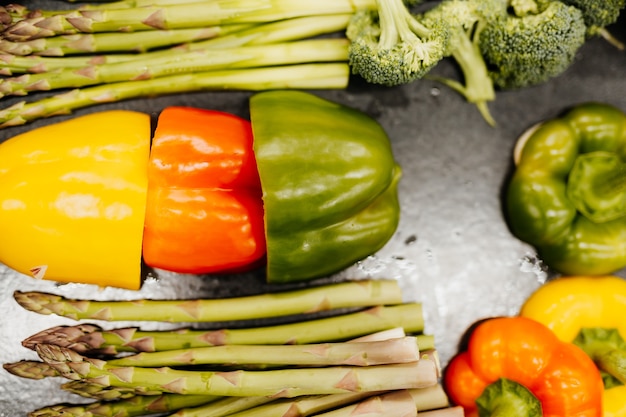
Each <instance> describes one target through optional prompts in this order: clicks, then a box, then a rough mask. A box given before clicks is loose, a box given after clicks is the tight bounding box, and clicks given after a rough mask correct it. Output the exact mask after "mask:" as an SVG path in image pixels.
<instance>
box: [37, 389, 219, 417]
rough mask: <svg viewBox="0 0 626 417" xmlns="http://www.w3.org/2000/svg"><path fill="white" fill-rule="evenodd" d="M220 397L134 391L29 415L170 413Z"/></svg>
mask: <svg viewBox="0 0 626 417" xmlns="http://www.w3.org/2000/svg"><path fill="white" fill-rule="evenodd" d="M220 398H222V397H212V396H208V395H180V394H161V395H156V396H147V395H137V396H134V397H131V398H128V399H123V400H118V401H98V402H94V403H90V404H57V405H52V406H47V407H42V408H40V409H37V410H34V411H32V412H30V413H29V414H28V417H135V416H145V415H152V414H157V413H172V412H175V411H177V410H180V409H181V408H185V407H198V406H200V405H204V404H209V403H211V402H213V401H216V400H218V399H220Z"/></svg>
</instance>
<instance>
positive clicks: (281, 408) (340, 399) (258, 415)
mask: <svg viewBox="0 0 626 417" xmlns="http://www.w3.org/2000/svg"><path fill="white" fill-rule="evenodd" d="M376 394H377V393H375V392H350V393H345V394H332V395H305V396H301V397H296V398H288V399H286V398H285V399H278V400H275V401H271V402H268V403H266V404H261V405H259V406H256V407H251V408H247V409H245V410H242V411H239V412H235V413H231V414H228V416H232V417H275V416H289V417H300V416H310V415H313V414H316V413H320V412H322V411H326V410H329V409H331V408H336V407H342V406H345V405H347V404H351V403H354V402H357V401H362V400H364V399H365V398H368V397H371V396H372V395H376ZM202 408H204V409H207V408H209V407H202ZM185 412H187V410H186V409H182V410H180V412H179V413H176V414H173V415H172V416H176V417H183V416H184V417H196V415H193V414H191V415H189V416H187V414H185ZM205 415H212V414H205ZM201 416H202V414H198V415H197V417H201Z"/></svg>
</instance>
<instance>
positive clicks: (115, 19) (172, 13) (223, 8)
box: [3, 0, 281, 42]
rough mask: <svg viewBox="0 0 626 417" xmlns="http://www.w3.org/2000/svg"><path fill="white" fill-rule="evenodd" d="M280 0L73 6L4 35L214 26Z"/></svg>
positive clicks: (23, 22) (20, 23)
mask: <svg viewBox="0 0 626 417" xmlns="http://www.w3.org/2000/svg"><path fill="white" fill-rule="evenodd" d="M277 1H278V0H213V1H205V2H201V3H176V4H168V5H162V6H161V5H156V6H146V7H134V8H124V9H101V10H86V11H81V10H76V9H74V10H69V11H67V12H64V13H54V14H52V15H50V16H45V15H40V16H36V17H29V18H24V19H22V20H20V21H18V22H17V23H15V24H14V25H12V26H10V27H8V28H6V29H5V31H4V33H3V35H4V37H5V38H6V39H9V40H11V41H16V42H17V41H25V40H33V39H38V38H42V37H49V36H57V35H69V34H75V33H96V32H133V31H143V30H171V29H185V28H201V27H211V26H217V25H222V24H226V23H228V20H229V19H232V18H234V17H241V16H243V15H250V14H254V13H256V12H258V11H260V10H263V9H267V8H271V7H272V6H274V5H273V3H275V2H277ZM279 10H281V9H280V8H279Z"/></svg>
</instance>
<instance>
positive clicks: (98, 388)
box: [61, 379, 179, 401]
mask: <svg viewBox="0 0 626 417" xmlns="http://www.w3.org/2000/svg"><path fill="white" fill-rule="evenodd" d="M61 389H62V390H63V391H67V392H70V393H72V394H76V395H79V396H81V397H84V398H90V399H92V400H98V401H118V400H124V399H128V398H132V397H135V396H137V395H143V396H153V397H156V396H158V395H162V394H163V392H162V391H150V390H147V389H145V388H142V387H130V388H129V387H111V386H104V385H101V384H96V383H95V382H90V381H86V380H83V379H81V380H78V381H68V382H66V383H64V384H61ZM171 395H179V394H171Z"/></svg>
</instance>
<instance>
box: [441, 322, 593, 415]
mask: <svg viewBox="0 0 626 417" xmlns="http://www.w3.org/2000/svg"><path fill="white" fill-rule="evenodd" d="M444 386H445V388H446V390H447V392H448V394H449V396H450V399H451V401H452V402H453V403H455V404H458V405H461V406H463V408H464V409H465V415H466V416H467V417H476V416H480V417H487V416H543V417H563V416H568V417H600V416H602V392H603V385H602V378H601V377H600V373H599V371H598V370H597V368H596V366H595V364H594V363H593V361H592V360H591V359H590V358H589V357H588V356H587V355H586V354H585V352H583V351H582V349H580V348H578V347H577V346H575V345H573V344H571V343H567V342H563V341H561V340H559V339H558V338H557V337H556V335H555V334H554V333H553V332H552V331H551V330H550V329H549V328H547V327H546V326H544V325H543V324H541V323H539V322H537V321H535V320H532V319H529V318H526V317H498V318H491V319H487V320H485V321H483V322H481V323H479V324H478V325H477V326H476V327H475V328H474V329H473V330H472V332H471V334H470V336H469V342H468V346H467V349H466V350H464V351H462V352H460V353H459V354H458V355H457V356H455V357H454V358H452V360H451V361H450V363H449V364H448V367H447V368H446V372H445V374H444ZM479 410H480V413H479Z"/></svg>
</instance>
